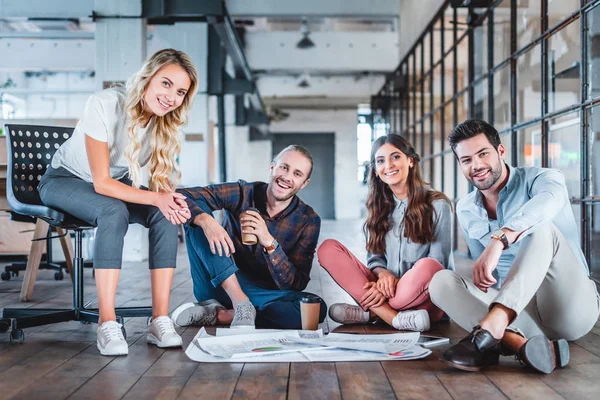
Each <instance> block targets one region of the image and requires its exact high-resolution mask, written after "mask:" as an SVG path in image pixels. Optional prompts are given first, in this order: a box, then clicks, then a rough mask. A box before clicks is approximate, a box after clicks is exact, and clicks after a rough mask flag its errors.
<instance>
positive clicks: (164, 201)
mask: <svg viewBox="0 0 600 400" xmlns="http://www.w3.org/2000/svg"><path fill="white" fill-rule="evenodd" d="M153 205H154V206H156V207H158V209H159V210H160V212H162V213H163V215H164V216H165V218H167V219H168V220H169V221H170V222H171V223H172V224H182V223H184V222H185V221H187V220H188V219H189V218H190V216H191V214H190V210H189V208H188V207H187V204H186V203H185V196H184V195H182V194H181V193H177V192H161V193H156V197H155V200H154V204H153Z"/></svg>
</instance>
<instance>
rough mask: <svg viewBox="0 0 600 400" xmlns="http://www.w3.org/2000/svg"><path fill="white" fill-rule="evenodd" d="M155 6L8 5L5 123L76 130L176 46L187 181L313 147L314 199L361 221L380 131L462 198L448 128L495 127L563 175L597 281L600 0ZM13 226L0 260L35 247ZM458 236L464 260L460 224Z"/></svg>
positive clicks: (2, 90)
mask: <svg viewBox="0 0 600 400" xmlns="http://www.w3.org/2000/svg"><path fill="white" fill-rule="evenodd" d="M25 3H27V4H25ZM50 3H51V4H50ZM158 3H160V2H155V1H125V2H123V1H121V2H117V1H112V0H106V1H101V0H97V1H92V0H81V1H75V0H68V1H56V2H46V1H37V0H33V1H29V2H9V1H5V2H0V49H2V51H1V54H2V56H1V57H0V124H1V125H2V126H3V125H4V124H5V123H20V122H24V123H25V122H26V123H37V124H47V125H58V126H73V125H74V124H75V123H76V122H77V119H78V117H79V115H80V114H81V112H82V110H83V107H84V105H85V101H86V99H87V97H88V96H89V95H90V94H92V93H93V92H95V91H97V90H101V89H102V88H103V87H107V86H108V85H110V84H111V83H113V82H122V81H124V80H126V79H127V77H128V76H130V75H131V73H133V72H134V71H135V70H137V69H138V68H139V66H140V65H141V63H142V61H143V60H144V59H145V58H146V57H147V56H149V55H151V54H152V53H153V52H154V51H156V50H158V49H160V48H163V47H175V48H178V49H180V50H183V51H186V52H188V53H189V54H190V56H191V57H192V60H193V61H194V63H195V65H196V67H197V68H198V71H199V74H200V89H199V93H198V95H197V97H196V101H195V104H194V108H193V109H192V111H191V113H190V117H189V123H188V125H187V126H186V127H185V128H184V135H183V137H182V138H183V141H184V142H183V151H182V154H181V157H180V163H181V167H182V171H183V181H182V185H184V186H190V185H206V184H208V183H212V182H221V181H230V180H235V179H245V180H248V181H252V180H265V179H266V178H267V176H268V175H267V174H268V164H269V162H270V160H271V159H272V157H273V155H274V154H276V153H277V151H279V150H280V149H281V148H283V147H284V146H286V145H287V144H289V143H292V142H300V143H302V144H305V145H307V146H308V147H309V148H310V149H311V151H313V153H314V154H315V160H316V161H315V162H316V169H315V170H316V171H318V172H317V173H316V174H315V176H314V177H313V180H312V182H311V184H310V185H309V186H308V187H307V189H306V190H305V191H304V192H302V193H301V197H303V198H304V199H305V200H306V201H307V202H308V203H310V204H314V205H315V209H317V211H318V212H319V213H320V214H321V215H322V217H323V218H325V219H335V220H357V219H361V218H362V217H364V200H365V196H366V186H365V185H364V182H363V178H364V175H365V174H364V171H365V168H366V165H367V163H368V159H369V152H370V144H371V143H372V141H373V140H374V139H376V138H377V137H378V136H380V135H384V134H387V133H390V132H395V133H400V134H402V135H405V136H406V137H408V138H409V139H410V140H411V141H412V142H413V144H414V145H415V146H416V148H417V151H418V152H419V153H420V154H421V156H422V160H423V161H422V168H423V170H424V176H425V177H426V179H427V180H428V181H430V182H431V185H432V186H433V187H434V188H436V189H438V190H442V191H443V192H445V193H446V194H447V195H448V196H449V197H450V198H451V199H453V200H454V201H456V200H457V199H459V198H460V197H462V196H464V195H465V194H467V193H468V192H469V190H471V189H472V188H470V187H469V185H468V184H467V181H466V180H465V179H464V177H463V176H462V175H461V173H460V171H458V170H457V165H456V162H455V158H454V155H453V153H452V151H451V150H450V149H449V147H448V145H447V142H446V138H447V135H448V133H449V132H450V131H451V129H452V127H453V126H455V125H456V124H457V123H459V122H462V121H463V120H465V119H467V118H471V117H474V118H481V119H485V120H487V121H488V122H490V123H492V124H493V125H494V126H495V127H496V128H497V129H498V130H499V131H500V133H501V135H502V142H503V144H504V145H505V146H506V147H507V149H508V156H507V160H508V161H509V162H510V163H511V164H512V165H515V166H527V165H537V166H543V167H553V168H558V169H560V170H561V171H562V172H563V173H564V174H565V178H566V181H567V186H568V190H569V195H570V198H571V203H572V207H573V211H574V214H575V217H576V219H577V221H578V223H579V228H580V235H581V245H582V248H583V250H584V253H585V255H586V258H587V260H588V262H589V264H590V267H591V271H592V276H593V277H594V278H595V279H596V280H600V261H599V260H600V257H599V256H600V246H599V245H598V244H599V242H600V108H598V107H599V105H600V72H598V71H600V69H598V68H594V67H595V66H596V67H598V66H599V63H600V8H599V7H598V6H599V5H600V1H597V0H596V1H591V0H503V1H500V0H496V1H492V0H471V1H468V0H467V1H450V0H447V1H443V0H419V1H415V0H393V1H391V0H378V1H374V2H360V1H341V0H339V1H327V2H323V1H313V0H305V1H303V2H302V4H297V3H298V2H292V1H279V2H278V1H275V0H272V1H269V0H265V1H256V2H248V1H244V0H228V1H226V2H221V1H208V2H194V1H182V0H179V1H172V2H170V4H171V6H172V9H171V10H169V12H170V14H169V13H168V12H167V11H165V10H164V9H160V7H156V4H158ZM367 3H369V4H367ZM223 5H224V6H223ZM221 6H223V7H225V8H219V7H221ZM211 7H215V8H214V10H217V11H214V10H213V9H211ZM211 10H213V11H211ZM211 13H212V14H211ZM215 15H218V17H217V16H215ZM223 21H225V23H224V22H223ZM228 24H229V25H228ZM232 32H235V34H236V35H237V38H233V39H232V38H231V33H232ZM228 36H229V39H228ZM0 138H1V136H0ZM0 141H1V139H0ZM1 151H2V152H5V151H4V149H2V150H1ZM3 156H4V154H2V155H1V156H0V157H3ZM0 164H1V159H0ZM2 208H3V209H4V208H5V207H2ZM5 216H6V215H5ZM0 223H1V224H2V229H1V231H2V233H0V235H3V236H2V240H0V242H3V244H0V253H3V252H6V253H10V252H14V251H15V250H17V251H22V252H27V251H28V249H29V243H28V242H27V240H25V239H23V240H21V239H18V238H17V239H16V238H15V237H18V236H19V235H21V234H20V233H19V234H15V233H14V232H16V230H15V229H14V227H13V228H11V226H12V225H10V224H11V222H10V221H9V220H8V218H2V219H0ZM9 232H12V233H9ZM8 236H11V238H8ZM454 243H455V249H456V252H457V254H466V253H467V252H468V249H467V248H466V245H465V242H464V240H462V234H461V232H460V231H459V230H458V229H457V227H456V226H455V235H454ZM11 246H12V247H11ZM126 248H127V251H126V254H125V258H126V260H130V261H138V260H141V259H143V257H145V254H146V253H147V251H146V250H147V237H146V235H145V234H144V230H143V228H141V227H140V228H137V227H133V226H132V227H131V229H130V232H129V233H128V238H127V246H126Z"/></svg>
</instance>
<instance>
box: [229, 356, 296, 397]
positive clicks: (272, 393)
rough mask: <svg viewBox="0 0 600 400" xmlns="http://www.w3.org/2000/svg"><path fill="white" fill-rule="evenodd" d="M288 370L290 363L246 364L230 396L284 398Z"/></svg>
mask: <svg viewBox="0 0 600 400" xmlns="http://www.w3.org/2000/svg"><path fill="white" fill-rule="evenodd" d="M289 372H290V365H289V364H287V363H264V364H258V363H256V364H246V365H244V368H243V370H242V373H241V375H240V377H239V379H238V383H237V385H236V387H235V390H234V391H233V395H232V397H231V398H232V399H260V400H272V399H273V400H275V399H281V400H282V399H285V398H286V397H287V385H288V378H289Z"/></svg>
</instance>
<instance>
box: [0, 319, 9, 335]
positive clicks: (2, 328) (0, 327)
mask: <svg viewBox="0 0 600 400" xmlns="http://www.w3.org/2000/svg"><path fill="white" fill-rule="evenodd" d="M8 328H10V319H8V318H2V319H0V333H6V332H8Z"/></svg>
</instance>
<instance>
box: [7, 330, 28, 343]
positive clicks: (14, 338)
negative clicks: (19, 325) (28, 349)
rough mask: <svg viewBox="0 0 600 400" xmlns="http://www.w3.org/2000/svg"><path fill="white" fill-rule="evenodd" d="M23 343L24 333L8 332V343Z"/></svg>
mask: <svg viewBox="0 0 600 400" xmlns="http://www.w3.org/2000/svg"><path fill="white" fill-rule="evenodd" d="M24 341H25V332H23V329H13V330H12V331H10V342H11V343H15V342H17V343H19V344H21V343H23V342H24Z"/></svg>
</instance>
